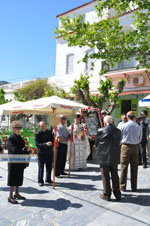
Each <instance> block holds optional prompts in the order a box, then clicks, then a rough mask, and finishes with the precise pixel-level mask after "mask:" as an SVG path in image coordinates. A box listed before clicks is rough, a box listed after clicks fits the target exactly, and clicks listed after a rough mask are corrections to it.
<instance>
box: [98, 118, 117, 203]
mask: <svg viewBox="0 0 150 226" xmlns="http://www.w3.org/2000/svg"><path fill="white" fill-rule="evenodd" d="M112 124H113V119H112V117H111V116H109V115H107V116H105V117H104V126H105V127H104V128H101V129H99V130H98V133H97V136H96V156H97V159H98V161H99V163H100V170H101V175H102V181H103V187H104V192H103V194H102V195H100V198H102V199H104V200H107V201H110V200H111V186H110V174H111V178H112V189H113V194H114V196H115V197H116V200H120V199H121V192H120V189H119V176H118V168H117V165H118V164H119V163H120V140H121V131H120V130H119V129H117V128H115V127H114V126H113V125H112Z"/></svg>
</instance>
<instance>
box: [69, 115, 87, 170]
mask: <svg viewBox="0 0 150 226" xmlns="http://www.w3.org/2000/svg"><path fill="white" fill-rule="evenodd" d="M80 117H81V116H80V115H79V114H77V115H76V116H75V118H74V123H73V125H71V126H70V127H69V130H70V132H72V131H71V130H72V127H73V143H72V156H71V169H72V170H77V169H85V168H87V160H86V159H87V156H88V154H89V149H90V146H89V141H88V138H87V137H86V135H85V132H84V129H83V126H82V124H80ZM68 152H69V151H68Z"/></svg>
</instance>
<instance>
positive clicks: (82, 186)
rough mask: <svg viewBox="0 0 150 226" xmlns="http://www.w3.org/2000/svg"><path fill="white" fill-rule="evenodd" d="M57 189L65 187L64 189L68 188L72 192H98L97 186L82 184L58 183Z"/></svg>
mask: <svg viewBox="0 0 150 226" xmlns="http://www.w3.org/2000/svg"><path fill="white" fill-rule="evenodd" d="M55 186H56V187H63V188H68V189H71V190H79V191H87V190H89V191H95V190H97V189H96V188H94V187H95V185H90V184H80V183H68V182H66V183H63V182H60V183H59V182H56V183H55Z"/></svg>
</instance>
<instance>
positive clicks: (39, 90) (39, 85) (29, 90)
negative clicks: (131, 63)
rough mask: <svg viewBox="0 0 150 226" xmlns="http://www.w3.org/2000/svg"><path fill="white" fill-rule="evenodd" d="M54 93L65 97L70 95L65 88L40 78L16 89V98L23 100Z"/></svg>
mask: <svg viewBox="0 0 150 226" xmlns="http://www.w3.org/2000/svg"><path fill="white" fill-rule="evenodd" d="M53 95H56V96H61V97H65V98H67V97H68V96H69V95H68V94H67V93H66V92H65V91H64V90H63V89H59V88H58V87H57V86H55V85H51V84H49V83H48V80H47V79H39V78H38V79H36V80H35V81H31V82H30V83H29V84H27V85H26V86H24V87H23V88H20V89H17V90H15V91H14V96H15V99H16V100H18V101H23V102H24V101H28V100H33V99H38V98H41V97H48V96H53Z"/></svg>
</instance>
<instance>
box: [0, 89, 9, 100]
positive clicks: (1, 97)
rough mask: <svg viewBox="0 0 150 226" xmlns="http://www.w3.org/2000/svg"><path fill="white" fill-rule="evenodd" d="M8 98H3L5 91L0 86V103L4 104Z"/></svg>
mask: <svg viewBox="0 0 150 226" xmlns="http://www.w3.org/2000/svg"><path fill="white" fill-rule="evenodd" d="M8 102H9V100H8V99H6V98H5V91H4V90H3V89H2V88H1V89H0V104H6V103H8Z"/></svg>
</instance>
